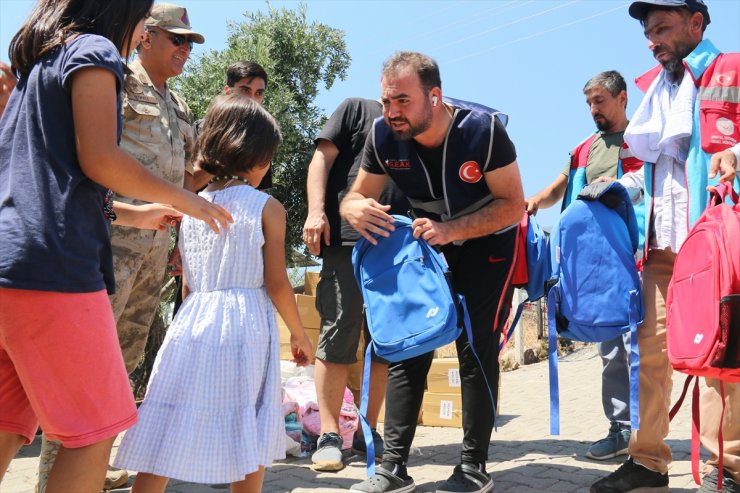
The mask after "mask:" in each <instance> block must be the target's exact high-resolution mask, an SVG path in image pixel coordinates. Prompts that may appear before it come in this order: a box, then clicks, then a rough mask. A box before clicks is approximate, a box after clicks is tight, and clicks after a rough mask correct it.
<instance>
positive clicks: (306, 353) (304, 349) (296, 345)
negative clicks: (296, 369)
mask: <svg viewBox="0 0 740 493" xmlns="http://www.w3.org/2000/svg"><path fill="white" fill-rule="evenodd" d="M313 351H314V349H313V344H311V339H309V338H308V337H307V336H306V331H305V330H304V331H303V334H302V336H294V335H292V334H291V336H290V352H291V353H293V360H292V361H293V362H294V363H295V364H296V366H308V365H309V364H310V363H311V361H313V354H314V353H313Z"/></svg>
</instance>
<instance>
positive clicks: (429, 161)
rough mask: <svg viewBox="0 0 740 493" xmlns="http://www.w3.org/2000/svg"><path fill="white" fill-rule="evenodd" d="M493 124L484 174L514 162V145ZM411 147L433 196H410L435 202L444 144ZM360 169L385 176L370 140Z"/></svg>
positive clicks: (438, 195)
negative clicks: (429, 184)
mask: <svg viewBox="0 0 740 493" xmlns="http://www.w3.org/2000/svg"><path fill="white" fill-rule="evenodd" d="M494 120H495V123H494V126H493V152H492V154H491V160H490V161H489V162H488V165H487V166H486V167H485V169H483V170H481V171H483V172H484V173H486V172H488V171H493V170H495V169H498V168H503V167H504V166H506V165H508V164H511V163H513V162H514V161H515V160H516V149H515V148H514V143H513V142H512V141H511V139H510V138H509V134H508V133H507V132H506V128H504V126H503V124H501V122H500V121H499V120H498V118H496V119H494ZM412 145H413V146H414V149H415V150H416V153H417V155H418V156H419V158H420V160H421V161H422V163H423V164H424V167H425V168H426V170H427V173H428V175H429V178H430V180H431V185H432V190H433V195H434V196H428V197H419V196H417V195H412V197H415V196H416V198H417V199H419V200H435V199H439V198H441V197H442V157H443V151H444V143H442V145H440V146H438V147H435V148H431V149H429V148H426V147H423V146H421V145H419V144H417V143H416V141H412ZM362 169H364V170H365V171H367V172H368V173H373V174H376V175H382V174H385V169H384V168H383V166H382V164H381V163H380V162H378V159H377V155H376V154H375V149H374V148H373V143H372V141H371V140H370V139H368V141H367V142H366V143H365V149H364V151H363V158H362Z"/></svg>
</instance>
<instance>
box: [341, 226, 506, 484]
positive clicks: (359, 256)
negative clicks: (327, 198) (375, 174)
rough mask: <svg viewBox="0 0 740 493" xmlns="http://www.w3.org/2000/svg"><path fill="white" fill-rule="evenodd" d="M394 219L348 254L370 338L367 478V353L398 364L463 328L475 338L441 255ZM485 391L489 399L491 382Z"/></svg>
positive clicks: (447, 340) (364, 398)
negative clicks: (385, 234) (387, 228)
mask: <svg viewBox="0 0 740 493" xmlns="http://www.w3.org/2000/svg"><path fill="white" fill-rule="evenodd" d="M393 219H394V223H393V226H394V227H395V230H394V231H393V232H391V234H390V236H388V237H387V238H384V237H382V236H378V235H374V238H376V239H377V241H378V244H377V245H373V244H372V243H370V242H369V241H367V240H366V239H364V238H361V239H360V240H359V241H358V242H357V243H356V244H355V247H354V250H353V252H352V264H353V265H354V270H355V278H356V279H357V283H358V285H359V287H360V291H361V293H362V298H363V300H364V304H365V317H366V319H367V326H368V330H369V332H370V337H371V341H370V343H369V344H368V345H367V350H366V352H365V366H364V370H363V382H364V383H363V386H362V389H363V390H362V398H361V404H360V419H361V423H362V430H363V434H364V435H365V443H366V446H367V457H368V463H367V469H368V476H371V475H372V474H374V473H375V463H374V452H375V447H374V446H373V440H372V434H371V431H370V425H369V423H368V422H367V420H366V418H365V416H366V414H367V403H368V387H369V384H368V382H369V381H370V363H371V361H370V360H371V351H374V352H375V354H376V355H377V356H379V357H381V358H384V359H386V360H388V361H390V362H396V361H403V360H406V359H410V358H413V357H415V356H419V355H422V354H426V353H428V352H430V351H433V350H435V349H437V348H439V347H442V346H444V345H446V344H449V343H451V342H452V341H455V340H456V339H457V338H458V337H459V336H460V334H461V333H462V330H463V328H465V330H466V331H467V333H468V339H469V340H470V341H472V340H473V337H472V332H471V325H470V320H469V317H468V313H467V309H466V307H465V299H464V298H463V297H462V296H461V295H459V294H457V293H456V292H455V290H454V288H453V287H452V280H451V273H450V271H449V270H448V268H447V264H446V262H445V261H444V258H443V257H442V255H440V254H439V253H438V252H437V251H436V250H435V249H434V248H432V247H431V246H429V244H428V243H427V242H426V241H424V240H421V239H416V238H414V236H413V233H412V230H411V222H412V221H411V219H409V218H408V217H404V216H397V215H394V216H393ZM471 348H472V345H471ZM474 354H475V352H474ZM475 357H476V358H478V356H477V355H475ZM479 363H480V361H479ZM484 378H485V374H484ZM486 383H487V382H486ZM489 393H490V396H491V402H492V403H493V393H492V392H491V389H490V385H489ZM494 414H495V413H494Z"/></svg>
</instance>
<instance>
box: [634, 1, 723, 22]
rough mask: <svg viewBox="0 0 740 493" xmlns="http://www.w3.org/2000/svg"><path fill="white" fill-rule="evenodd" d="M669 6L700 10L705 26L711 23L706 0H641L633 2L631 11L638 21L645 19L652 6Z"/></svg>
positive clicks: (692, 10)
mask: <svg viewBox="0 0 740 493" xmlns="http://www.w3.org/2000/svg"><path fill="white" fill-rule="evenodd" d="M654 6H658V7H668V8H671V7H673V8H681V7H684V8H687V9H689V11H691V13H694V12H700V13H701V15H703V16H704V26H707V25H708V24H709V9H708V8H707V4H705V3H704V0H642V1H640V2H632V5H630V9H629V13H630V15H631V16H632V17H634V18H635V19H637V20H638V21H642V20H644V19H645V14H646V13H647V11H648V10H649V9H650V7H654Z"/></svg>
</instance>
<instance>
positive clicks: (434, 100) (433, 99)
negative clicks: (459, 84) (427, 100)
mask: <svg viewBox="0 0 740 493" xmlns="http://www.w3.org/2000/svg"><path fill="white" fill-rule="evenodd" d="M437 101H439V100H438V99H437V96H432V106H437Z"/></svg>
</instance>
